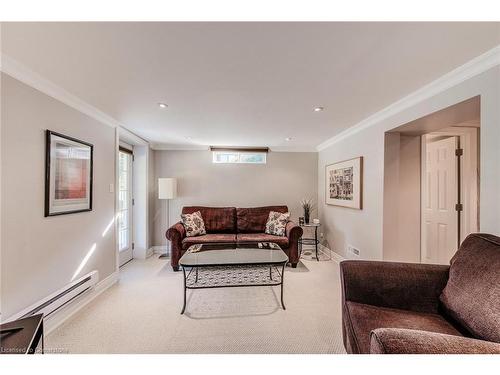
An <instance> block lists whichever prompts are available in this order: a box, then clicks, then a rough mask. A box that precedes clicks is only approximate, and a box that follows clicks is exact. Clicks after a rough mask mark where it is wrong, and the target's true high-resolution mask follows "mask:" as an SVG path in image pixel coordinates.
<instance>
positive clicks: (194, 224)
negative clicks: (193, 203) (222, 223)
mask: <svg viewBox="0 0 500 375" xmlns="http://www.w3.org/2000/svg"><path fill="white" fill-rule="evenodd" d="M181 220H182V225H184V229H185V230H186V236H187V237H193V236H201V235H204V234H207V232H206V231H205V223H204V222H203V218H202V217H201V212H200V211H196V212H193V213H192V214H182V215H181Z"/></svg>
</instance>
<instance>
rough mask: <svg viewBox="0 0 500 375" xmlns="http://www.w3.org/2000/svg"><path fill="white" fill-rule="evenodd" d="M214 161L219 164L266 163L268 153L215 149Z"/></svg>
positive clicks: (213, 153)
mask: <svg viewBox="0 0 500 375" xmlns="http://www.w3.org/2000/svg"><path fill="white" fill-rule="evenodd" d="M212 162H213V163H217V164H224V163H233V164H266V153H265V152H243V151H213V152H212Z"/></svg>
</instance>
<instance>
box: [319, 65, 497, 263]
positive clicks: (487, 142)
mask: <svg viewBox="0 0 500 375" xmlns="http://www.w3.org/2000/svg"><path fill="white" fill-rule="evenodd" d="M499 91H500V67H499V66H498V65H497V66H495V67H493V68H491V69H489V70H487V71H485V72H483V73H481V74H478V75H476V76H473V77H472V78H469V79H467V80H465V81H463V82H462V83H459V84H457V85H455V86H453V87H451V88H448V89H446V90H445V91H443V92H441V93H439V94H437V95H435V96H433V97H431V98H428V99H425V100H423V101H420V102H418V103H417V104H414V105H413V106H411V107H409V108H407V109H404V110H402V111H400V112H398V113H395V114H393V115H391V116H390V117H388V118H386V119H383V120H380V121H378V122H377V123H375V124H374V125H373V126H370V127H367V128H364V129H362V130H359V131H357V132H353V133H351V135H349V136H347V137H345V138H341V139H340V140H339V141H337V142H335V143H334V144H332V145H331V146H329V147H328V148H326V149H323V150H321V151H320V152H319V156H318V196H319V211H320V218H321V219H322V222H323V224H324V227H323V230H324V232H325V235H326V241H327V243H328V245H330V246H331V248H332V249H333V250H334V251H336V252H337V253H339V254H341V255H343V256H345V257H349V256H348V254H347V253H346V251H345V249H346V245H347V244H352V245H353V246H355V247H357V248H358V249H360V250H361V258H365V259H383V239H382V237H383V236H382V233H383V217H382V216H383V215H382V214H383V196H384V133H385V132H386V131H388V130H390V129H393V128H395V127H397V126H400V125H402V124H406V123H407V122H410V121H412V120H415V119H417V118H420V117H422V116H425V115H427V114H430V113H432V112H435V111H437V110H440V109H443V108H446V107H448V106H450V105H453V104H456V103H459V102H461V101H463V100H466V99H468V98H471V97H474V96H476V95H481V140H480V143H481V153H480V169H481V186H480V197H481V198H480V199H481V202H480V221H481V228H480V230H481V231H483V232H489V233H493V234H496V235H499V234H500V199H498V197H499V195H498V194H499V191H500V167H499V164H498V161H499V160H500V151H499V150H500V147H498V144H499V141H500V114H499V107H500V105H499V103H500V92H499ZM357 156H363V157H364V160H363V162H364V176H363V180H364V186H363V205H364V207H363V210H353V209H348V208H342V207H336V206H327V205H325V203H324V202H325V201H324V194H325V190H324V189H325V186H324V185H325V181H324V178H325V175H324V171H325V165H328V164H331V163H334V162H337V161H341V160H345V159H350V158H353V157H357Z"/></svg>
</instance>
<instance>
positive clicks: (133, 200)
mask: <svg viewBox="0 0 500 375" xmlns="http://www.w3.org/2000/svg"><path fill="white" fill-rule="evenodd" d="M132 206H135V199H134V198H132Z"/></svg>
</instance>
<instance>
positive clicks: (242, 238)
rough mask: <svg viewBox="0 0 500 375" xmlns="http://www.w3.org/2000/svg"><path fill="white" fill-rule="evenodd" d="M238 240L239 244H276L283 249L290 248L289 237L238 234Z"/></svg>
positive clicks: (264, 234)
mask: <svg viewBox="0 0 500 375" xmlns="http://www.w3.org/2000/svg"><path fill="white" fill-rule="evenodd" d="M236 240H237V241H238V242H274V243H276V244H278V245H279V246H280V247H281V248H287V247H288V237H282V236H274V235H272V234H266V233H238V234H237V236H236Z"/></svg>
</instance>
